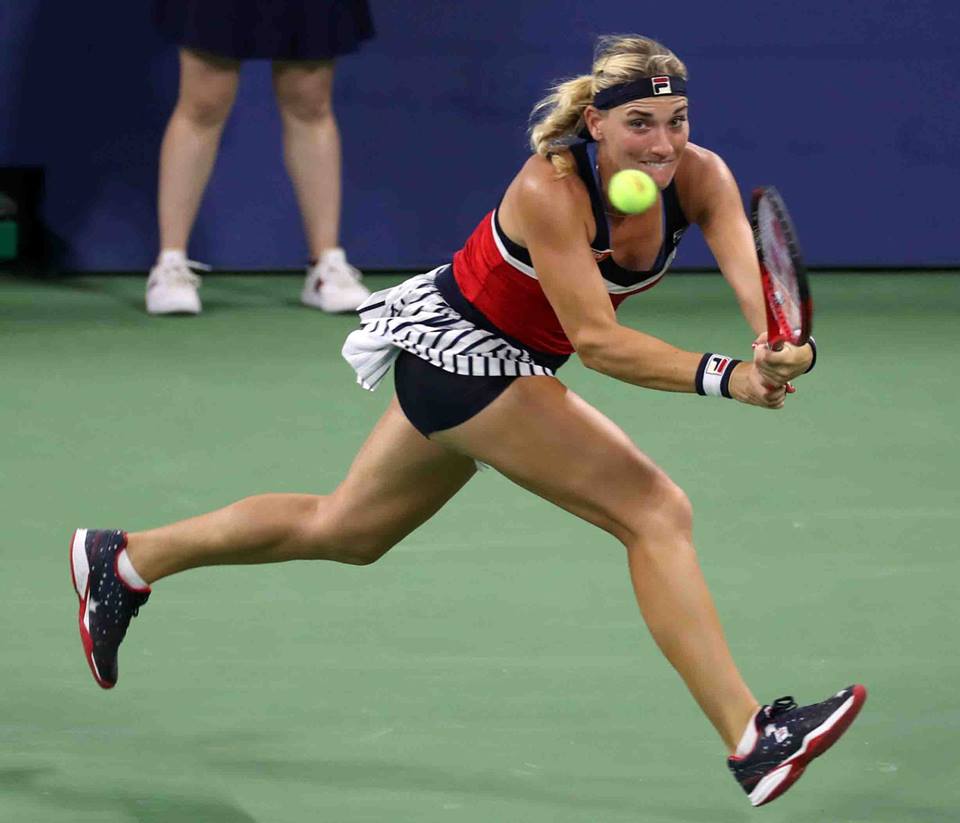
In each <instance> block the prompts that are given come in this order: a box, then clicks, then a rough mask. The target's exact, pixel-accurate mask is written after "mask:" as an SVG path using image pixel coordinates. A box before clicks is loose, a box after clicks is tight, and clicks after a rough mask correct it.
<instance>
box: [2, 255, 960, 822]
mask: <svg viewBox="0 0 960 823" xmlns="http://www.w3.org/2000/svg"><path fill="white" fill-rule="evenodd" d="M371 280H372V282H373V283H374V285H375V287H380V286H386V285H388V284H391V283H393V282H395V279H392V278H387V277H377V278H371ZM299 286H300V281H299V278H296V277H292V276H286V275H277V276H222V275H221V276H210V277H207V278H205V285H204V288H203V291H202V296H203V299H204V302H205V313H204V314H203V315H202V316H201V317H199V318H163V319H156V318H148V317H147V316H146V315H145V314H144V313H143V310H142V288H143V280H142V279H141V278H138V277H137V278H134V277H117V276H114V277H107V276H103V277H81V278H76V279H68V280H59V281H28V280H15V279H11V278H0V426H2V430H3V438H2V444H3V445H2V454H0V499H2V500H3V511H4V519H3V530H2V535H3V536H2V540H0V561H2V573H0V628H2V639H0V653H2V659H3V664H2V671H3V682H2V686H0V728H2V737H0V740H2V744H3V745H2V747H0V821H3V823H7V821H17V823H33V822H34V821H37V822H38V823H86V822H87V821H89V822H90V823H94V822H95V823H120V821H138V822H139V823H161V822H162V823H183V822H185V821H190V823H245V822H246V821H262V823H302V822H303V821H332V822H333V823H353V822H354V821H385V823H394V821H417V823H433V822H434V821H470V823H480V822H481V821H482V823H491V822H496V821H524V823H527V822H529V823H541V822H542V823H573V821H589V822H590V823H620V821H644V823H688V822H689V823H735V822H737V821H749V820H754V819H760V818H761V817H762V818H763V820H764V821H766V823H786V821H791V822H792V821H823V820H826V821H831V823H861V822H862V823H867V821H870V822H871V823H878V822H880V823H907V821H916V822H917V823H933V821H948V820H957V819H958V816H960V788H958V782H960V781H958V778H960V767H958V765H957V764H958V763H960V757H958V755H957V736H958V731H960V698H958V691H957V683H958V682H960V656H958V642H957V630H958V625H960V606H958V598H957V586H958V581H960V552H958V549H957V530H958V526H960V507H958V502H960V501H958V497H960V492H958V487H960V483H958V480H960V472H958V470H957V460H958V447H957V443H958V437H957V409H958V407H960V388H958V385H960V384H958V381H957V379H956V377H955V375H954V366H955V364H956V363H958V362H960V334H958V331H957V328H958V326H957V318H958V316H960V277H957V276H956V275H950V274H946V273H944V274H936V273H930V274H909V275H880V274H877V275H864V274H858V275H840V274H818V275H814V278H813V289H814V294H815V298H816V302H817V309H818V315H817V318H816V333H817V339H818V343H819V345H820V351H821V361H820V364H819V366H818V367H817V369H816V371H815V372H814V373H813V374H811V375H810V376H808V377H805V378H801V379H800V380H799V381H798V385H799V392H798V393H797V394H796V395H794V396H792V397H791V398H789V400H788V406H787V409H786V410H785V411H783V412H779V413H774V412H767V411H762V410H759V409H753V408H747V407H745V406H742V405H739V404H737V403H733V402H730V401H726V400H719V399H714V398H710V399H704V398H699V397H696V396H691V395H671V394H665V393H658V392H653V391H644V390H641V389H637V388H635V387H632V386H629V385H626V384H622V383H618V382H616V381H615V380H611V379H609V378H604V377H602V376H600V375H597V374H594V373H590V372H588V371H586V370H585V369H583V368H582V367H581V366H580V365H579V363H577V362H575V361H574V362H571V363H570V364H569V365H568V366H567V367H565V369H564V370H563V372H562V373H561V376H562V377H563V378H564V379H565V381H566V382H567V383H568V384H569V385H570V386H571V387H573V388H574V389H575V390H576V391H577V392H579V393H580V394H582V395H583V396H585V397H586V398H587V399H588V400H590V401H591V402H593V403H594V404H595V405H596V406H597V407H598V408H599V409H601V410H602V411H603V412H605V413H606V414H608V415H609V416H610V417H612V418H613V419H614V420H615V421H617V422H618V423H619V424H620V425H622V426H623V427H624V428H625V430H626V431H627V432H628V433H629V434H630V435H631V436H632V437H633V438H634V439H635V440H636V442H637V443H639V444H640V446H641V447H642V448H643V449H644V450H645V451H646V452H648V453H649V454H650V455H651V456H652V457H653V458H654V459H655V460H656V461H657V462H658V463H660V464H661V465H662V466H663V467H664V468H666V469H667V471H668V472H669V473H670V474H671V476H672V477H673V478H674V479H675V480H676V481H677V482H678V483H679V484H680V485H681V486H683V487H684V489H685V490H686V491H687V493H688V494H689V496H690V497H691V499H692V501H693V504H694V509H695V513H696V514H695V517H696V537H697V545H698V550H699V553H700V557H701V562H702V564H703V567H704V570H705V573H706V576H707V579H708V581H709V582H710V584H711V587H712V590H713V593H714V597H715V599H716V601H717V605H718V608H719V610H720V613H721V616H722V618H723V620H724V624H725V628H726V630H727V634H728V637H729V640H730V643H731V646H732V648H733V651H734V655H735V657H736V658H737V660H738V662H739V663H740V666H741V668H742V669H743V671H744V673H745V675H746V677H747V680H748V682H749V683H750V684H751V686H752V688H753V690H754V692H755V693H756V694H757V696H758V698H759V699H761V700H762V701H766V702H769V701H772V700H773V699H774V698H776V697H778V696H780V695H783V694H792V695H794V696H795V697H796V698H797V699H798V700H799V701H800V702H812V701H814V700H820V699H823V698H824V697H826V696H827V695H828V694H830V693H831V692H833V691H835V690H837V689H839V688H841V687H843V686H846V685H847V684H849V683H851V682H854V681H860V682H863V683H865V684H866V685H867V686H868V688H869V689H870V699H869V700H868V702H867V705H866V707H865V709H864V711H863V713H862V714H861V716H860V718H859V720H858V721H857V722H856V723H855V724H854V726H853V727H852V729H851V730H850V732H848V734H847V736H846V737H845V738H844V739H843V740H841V741H840V743H839V744H838V745H837V746H836V748H835V749H833V750H832V751H831V752H830V753H829V754H828V755H826V756H825V757H824V758H822V759H820V760H818V761H816V762H815V763H814V764H813V765H812V766H811V767H810V769H809V770H808V772H807V774H806V775H805V776H804V777H803V779H802V780H801V781H800V783H798V784H797V786H796V787H795V788H794V789H792V790H791V791H790V792H789V793H788V794H787V795H785V796H784V797H783V798H781V799H780V800H778V801H776V802H775V803H774V804H772V805H771V806H768V807H765V808H764V809H762V810H759V811H758V810H753V809H751V808H750V807H749V804H748V803H747V801H746V798H745V796H744V795H743V793H742V792H741V790H740V789H739V787H737V786H736V784H735V783H734V782H733V780H732V779H731V777H730V776H729V774H728V773H727V770H726V766H725V763H724V756H723V755H724V753H723V750H722V747H721V745H720V744H719V741H718V740H717V739H716V737H715V735H714V732H713V730H712V729H711V727H710V726H709V725H708V723H707V722H706V720H705V719H704V718H703V717H702V716H701V714H700V713H699V711H698V710H697V708H696V706H695V705H694V703H693V701H692V700H691V698H690V697H689V696H688V694H687V693H686V691H685V689H684V688H683V687H682V684H681V683H680V681H679V679H678V678H677V676H676V675H675V674H674V673H673V671H672V670H671V669H670V668H669V666H668V665H667V663H666V662H665V661H664V659H663V658H662V657H661V656H660V654H659V653H658V651H657V649H656V648H655V646H654V644H653V642H652V640H651V639H650V637H649V635H648V634H647V632H646V629H645V628H644V626H643V623H642V621H641V619H640V616H639V613H638V610H637V606H636V603H635V602H634V600H633V596H632V593H631V589H630V584H629V578H628V575H627V571H626V566H625V561H624V553H623V550H622V549H621V548H620V547H619V546H618V545H616V544H615V543H614V541H613V539H612V538H610V537H608V536H607V535H605V534H603V533H601V532H599V531H597V530H595V529H594V528H592V527H590V526H587V525H586V524H584V523H581V522H579V521H577V520H576V519H574V518H573V517H572V516H570V515H568V514H566V513H564V512H561V511H559V510H556V509H553V508H552V507H551V506H549V505H548V504H546V503H544V502H543V501H540V500H538V499H536V498H534V497H532V496H531V495H530V494H529V493H527V492H525V491H523V490H521V489H519V488H517V487H514V486H512V485H511V484H510V483H509V482H508V481H507V480H505V479H504V478H503V477H501V476H499V475H497V474H496V473H495V472H485V473H483V474H480V475H478V476H477V477H476V478H474V479H473V480H472V481H471V482H470V483H469V484H468V486H467V487H466V488H465V489H464V490H463V492H461V494H460V495H459V496H458V497H457V498H455V499H454V500H453V501H452V502H451V503H450V504H449V505H448V506H447V508H445V509H444V510H443V511H441V512H440V513H439V515H437V517H436V518H435V519H434V520H433V521H431V522H430V523H428V524H427V525H426V526H424V527H423V528H421V529H420V530H419V531H417V532H416V533H414V534H413V535H411V536H410V537H409V538H408V539H407V540H405V541H404V542H403V543H402V544H401V545H399V546H398V547H397V548H395V549H394V550H393V551H392V552H391V553H390V554H388V555H387V556H386V557H385V558H384V559H383V560H381V561H380V562H379V563H377V564H374V565H372V566H370V567H366V568H356V567H347V566H338V565H335V564H325V563H319V562H317V563H298V564H285V565H275V566H263V567H236V568H215V569H203V570H200V571H194V572H190V573H187V574H183V575H180V576H175V577H172V578H170V579H167V580H164V581H162V582H161V583H159V584H158V585H157V586H156V587H155V589H154V594H153V597H152V599H151V601H150V603H149V604H148V605H147V606H146V607H145V608H144V609H143V611H142V612H141V614H140V616H139V617H138V618H137V619H136V620H135V621H134V622H133V624H132V626H131V629H130V633H129V635H128V638H127V641H126V643H125V645H124V647H123V651H122V654H121V659H120V663H121V679H120V683H119V685H118V687H117V688H116V689H114V690H113V691H111V692H104V691H101V690H100V689H99V688H98V687H97V686H96V685H95V683H94V681H93V679H92V678H91V676H90V673H89V671H88V669H87V666H86V663H85V662H84V659H83V655H82V652H81V647H80V642H79V639H78V636H77V630H76V605H77V604H76V598H75V596H74V594H73V591H72V587H71V584H70V575H69V570H68V563H67V542H68V538H69V536H70V533H71V531H72V530H73V529H74V528H75V527H78V526H91V527H117V528H126V529H141V528H145V527H149V526H155V525H159V524H161V523H164V522H168V521H171V520H174V519H180V518H183V517H186V516H188V515H193V514H197V513H200V512H203V511H206V510H209V509H211V508H215V507H219V506H221V505H223V504H225V503H228V502H230V501H233V500H235V499H237V498H240V497H244V496H247V495H249V494H253V493H259V492H266V491H309V492H318V493H322V492H324V491H327V490H330V489H332V488H333V486H334V485H335V484H336V483H337V482H338V480H339V479H340V478H341V477H342V475H343V473H344V471H345V470H346V468H347V466H348V464H349V462H350V460H351V457H352V455H353V454H354V452H355V451H356V450H357V448H358V447H359V445H360V444H361V442H362V441H363V439H364V437H365V435H366V432H367V431H368V430H369V428H370V427H371V425H372V424H373V423H374V421H375V420H376V419H377V417H378V415H379V414H380V413H381V411H382V410H383V408H384V407H385V405H386V403H387V402H388V399H389V387H388V386H386V385H385V386H384V387H382V388H381V389H380V390H379V391H378V392H376V393H373V394H371V393H368V392H365V391H363V390H361V389H360V388H359V387H357V386H356V385H355V384H354V379H353V375H352V373H351V372H350V370H349V368H348V367H347V365H346V364H345V363H344V362H343V361H342V360H341V358H340V353H339V352H340V345H341V342H342V339H343V337H344V336H345V334H346V333H347V332H348V331H349V330H350V329H351V328H353V327H354V326H355V320H354V319H353V318H350V317H328V316H324V315H322V314H319V313H316V312H313V311H311V310H308V309H304V308H301V307H300V306H299V305H298V303H297V296H298V291H299ZM621 311H622V317H623V319H624V321H625V322H626V323H628V324H630V325H634V326H637V327H639V328H642V329H644V330H646V331H649V332H651V333H653V334H656V335H659V336H661V337H663V338H665V339H667V340H669V341H671V342H673V343H675V344H676V345H679V346H682V347H684V348H687V349H691V350H713V351H720V352H726V353H729V354H734V355H739V356H744V355H748V353H749V343H750V340H751V336H750V334H749V332H748V331H747V330H746V326H745V324H744V323H743V321H742V320H741V319H740V317H739V315H738V313H737V309H736V306H735V302H734V300H733V298H732V295H731V294H730V292H729V290H728V289H727V288H726V286H725V285H724V283H723V282H722V280H721V279H720V278H719V277H718V276H708V275H690V276H674V277H673V278H670V279H668V280H667V281H666V282H665V283H663V284H662V285H661V286H659V287H658V288H656V289H654V290H653V291H652V292H649V293H647V294H645V295H642V296H640V297H635V298H633V299H632V300H630V301H628V302H627V303H626V304H625V306H624V307H623V309H622V310H621Z"/></svg>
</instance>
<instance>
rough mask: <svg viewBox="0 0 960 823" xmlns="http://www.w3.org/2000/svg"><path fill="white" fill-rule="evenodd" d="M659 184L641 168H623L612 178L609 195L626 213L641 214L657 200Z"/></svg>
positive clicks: (614, 203)
mask: <svg viewBox="0 0 960 823" xmlns="http://www.w3.org/2000/svg"><path fill="white" fill-rule="evenodd" d="M657 193H658V189H657V184H656V183H654V182H653V178H652V177H651V176H650V175H649V174H647V173H646V172H644V171H640V170H639V169H622V170H621V171H618V172H617V173H616V174H615V175H613V177H611V178H610V183H609V185H608V186H607V196H608V197H609V198H610V202H611V203H612V204H613V205H614V207H615V208H617V209H619V210H620V211H622V212H623V213H624V214H639V213H640V212H642V211H646V210H647V209H649V208H650V207H651V206H652V205H653V204H654V203H656V202H657Z"/></svg>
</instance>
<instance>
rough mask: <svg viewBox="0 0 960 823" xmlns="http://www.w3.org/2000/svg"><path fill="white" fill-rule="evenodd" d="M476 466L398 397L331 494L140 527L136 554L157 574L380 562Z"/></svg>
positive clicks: (152, 576) (270, 498) (132, 541)
mask: <svg viewBox="0 0 960 823" xmlns="http://www.w3.org/2000/svg"><path fill="white" fill-rule="evenodd" d="M475 471H476V466H475V464H474V462H473V460H471V459H469V458H467V457H464V456H463V455H461V454H458V453H456V452H454V451H451V450H449V449H448V448H446V447H445V446H442V445H440V444H438V443H434V442H431V441H430V440H428V439H427V438H425V437H424V436H423V435H422V434H420V432H418V431H417V430H416V429H415V428H413V426H412V425H410V423H409V422H408V420H407V418H406V417H405V416H404V414H403V412H402V411H401V410H400V407H399V405H398V404H397V401H396V398H394V400H393V402H392V403H391V405H390V408H389V409H388V410H387V411H386V413H385V414H384V415H383V417H382V418H381V419H380V421H379V422H378V423H377V425H376V427H375V428H374V430H373V432H372V433H371V434H370V437H369V438H368V439H367V441H366V443H365V444H364V445H363V447H362V448H361V449H360V452H359V453H358V454H357V457H356V458H355V460H354V462H353V465H352V466H351V467H350V471H349V472H348V473H347V476H346V478H345V479H344V481H343V482H342V483H341V484H340V485H339V486H338V487H337V488H336V490H335V491H334V492H333V493H332V494H330V495H325V496H318V495H311V494H264V495H258V496H256V497H248V498H246V499H245V500H241V501H239V502H238V503H234V504H233V505H230V506H227V507H226V508H223V509H220V510H218V511H214V512H211V513H209V514H204V515H200V516H199V517H194V518H191V519H189V520H183V521H181V522H179V523H174V524H173V525H170V526H164V527H162V528H159V529H153V530H151V531H145V532H135V533H131V534H129V535H128V538H127V541H128V542H127V554H128V556H129V558H130V560H131V562H132V563H133V566H134V568H135V569H136V570H137V572H138V573H139V574H140V576H141V577H143V578H144V580H145V581H146V582H148V583H152V582H154V581H155V580H158V579H160V578H161V577H166V576H167V575H170V574H174V573H175V572H179V571H183V570H185V569H190V568H194V567H197V566H211V565H217V564H225V563H273V562H279V561H283V560H304V559H320V560H337V561H340V562H343V563H353V564H366V563H372V562H373V561H374V560H376V559H377V558H379V557H381V556H382V555H383V554H384V553H386V552H387V551H388V550H389V549H390V548H391V547H392V546H393V545H395V544H396V543H397V542H398V541H399V540H401V539H402V538H403V537H405V536H406V535H407V534H409V533H410V532H411V531H413V530H414V529H415V528H417V526H419V525H421V524H422V523H424V522H425V521H426V520H428V519H429V518H430V517H431V516H432V515H433V514H435V513H436V512H437V511H438V510H439V509H440V507H441V506H443V504H444V503H446V502H447V500H449V499H450V498H451V497H452V496H453V495H454V494H456V492H457V491H459V490H460V488H462V486H463V485H464V484H465V483H466V482H467V480H469V479H470V478H471V477H472V476H473V474H474V472H475Z"/></svg>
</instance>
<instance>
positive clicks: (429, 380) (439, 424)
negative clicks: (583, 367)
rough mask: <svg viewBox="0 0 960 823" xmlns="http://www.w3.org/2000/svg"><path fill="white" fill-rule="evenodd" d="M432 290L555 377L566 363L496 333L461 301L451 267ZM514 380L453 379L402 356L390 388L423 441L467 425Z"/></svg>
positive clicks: (462, 376) (565, 357)
mask: <svg viewBox="0 0 960 823" xmlns="http://www.w3.org/2000/svg"><path fill="white" fill-rule="evenodd" d="M436 285H437V289H438V290H439V291H440V293H441V294H442V295H443V299H444V300H445V301H446V302H447V305H449V306H450V307H451V308H452V309H454V310H455V311H456V312H457V313H459V314H460V316H461V317H464V318H466V319H467V320H469V321H470V322H471V323H473V324H474V325H475V326H477V327H478V328H481V329H486V330H487V331H489V332H492V333H494V334H497V335H499V336H500V337H502V338H503V339H504V340H506V341H507V342H508V343H510V344H511V345H514V346H516V347H517V348H521V349H524V350H525V351H527V352H529V353H530V356H531V357H532V358H533V360H534V362H536V363H538V364H539V365H541V366H544V367H546V368H548V369H550V370H551V371H553V372H556V371H557V369H559V368H560V366H562V365H563V364H564V363H566V362H567V360H568V359H569V356H568V355H565V354H547V353H545V352H538V351H535V350H533V349H531V348H530V347H529V346H524V345H523V344H522V343H520V342H519V341H517V340H515V339H514V338H512V337H509V336H507V335H506V334H504V333H503V332H502V331H500V330H499V329H498V328H497V327H496V326H494V325H493V324H492V323H491V322H490V321H489V320H488V319H487V318H486V316H485V315H483V314H481V312H480V311H479V310H478V309H476V308H475V307H474V306H473V305H472V304H471V303H470V302H469V301H468V300H467V299H466V298H465V297H464V296H463V293H462V292H461V291H460V288H459V286H458V285H457V281H456V279H455V278H454V276H453V266H448V267H447V268H446V269H445V270H444V271H442V272H441V273H440V274H439V275H438V276H437V280H436ZM518 379H520V378H518V377H480V376H476V375H470V374H453V373H451V372H448V371H446V370H444V369H441V368H440V367H439V366H434V365H432V364H431V363H429V362H427V361H426V360H422V359H421V358H419V357H417V356H416V355H415V354H410V353H409V352H407V351H403V350H401V352H400V355H399V356H398V357H397V359H396V361H395V363H394V366H393V384H394V388H395V389H396V392H397V400H398V401H399V403H400V408H401V409H403V413H404V414H405V415H406V416H407V419H408V420H409V421H410V422H411V423H412V424H413V426H414V428H416V429H417V431H419V432H420V433H421V434H422V435H424V436H425V437H429V436H430V435H431V434H433V433H434V432H438V431H443V430H444V429H452V428H453V427H454V426H459V425H460V424H461V423H465V422H466V421H467V420H469V419H470V418H471V417H473V416H474V415H477V414H479V413H480V412H481V411H483V410H484V409H485V408H486V407H487V406H489V405H490V404H491V403H492V402H493V401H494V400H496V399H497V398H498V397H499V396H500V395H501V394H503V392H504V391H506V389H507V387H508V386H509V385H510V384H511V383H512V382H513V381H514V380H518Z"/></svg>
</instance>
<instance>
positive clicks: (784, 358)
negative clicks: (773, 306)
mask: <svg viewBox="0 0 960 823" xmlns="http://www.w3.org/2000/svg"><path fill="white" fill-rule="evenodd" d="M812 362H813V352H812V350H811V349H810V347H809V346H806V345H804V346H794V345H793V344H792V343H783V344H781V346H780V347H778V348H776V349H771V348H769V347H768V346H767V333H766V332H764V333H763V334H761V335H760V336H759V337H758V338H757V339H756V340H754V341H753V363H754V365H755V366H756V367H757V371H759V372H760V376H761V377H762V378H763V379H764V380H765V381H766V382H767V383H769V384H770V385H771V386H782V385H784V384H786V383H788V382H789V381H790V380H793V379H794V378H795V377H799V376H800V375H801V374H803V373H804V372H806V370H807V369H808V368H809V367H810V364H811V363H812Z"/></svg>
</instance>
